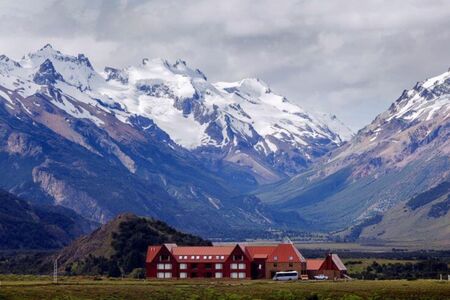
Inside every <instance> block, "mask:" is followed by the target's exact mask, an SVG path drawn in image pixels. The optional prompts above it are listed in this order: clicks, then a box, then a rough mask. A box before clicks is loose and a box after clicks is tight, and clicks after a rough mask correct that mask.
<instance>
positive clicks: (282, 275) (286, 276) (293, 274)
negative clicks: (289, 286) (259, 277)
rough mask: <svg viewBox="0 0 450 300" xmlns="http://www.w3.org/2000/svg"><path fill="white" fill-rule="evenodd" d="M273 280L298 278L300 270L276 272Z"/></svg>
mask: <svg viewBox="0 0 450 300" xmlns="http://www.w3.org/2000/svg"><path fill="white" fill-rule="evenodd" d="M272 279H273V280H280V281H281V280H283V281H288V280H298V272H297V271H286V272H276V273H275V276H273V278H272Z"/></svg>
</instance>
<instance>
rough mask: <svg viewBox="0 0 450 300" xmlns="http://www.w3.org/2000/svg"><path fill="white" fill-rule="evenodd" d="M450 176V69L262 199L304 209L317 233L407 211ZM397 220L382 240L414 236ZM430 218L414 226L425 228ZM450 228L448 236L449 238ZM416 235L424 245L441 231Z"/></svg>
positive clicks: (439, 217) (421, 84) (263, 192)
mask: <svg viewBox="0 0 450 300" xmlns="http://www.w3.org/2000/svg"><path fill="white" fill-rule="evenodd" d="M449 179H450V72H446V73H443V74H441V75H439V76H437V77H434V78H431V79H428V80H425V81H422V82H419V83H417V84H416V86H414V88H412V89H410V90H406V91H404V92H403V93H402V95H401V96H400V97H399V98H398V99H397V100H396V101H395V102H394V103H393V104H392V105H391V106H390V107H389V109H388V110H387V111H385V112H383V113H382V114H380V115H379V116H378V117H377V118H376V119H375V120H374V121H373V122H372V123H371V124H370V125H368V126H366V127H365V128H363V129H362V130H360V131H359V132H358V133H357V135H356V136H355V137H354V138H353V139H352V140H351V141H350V142H349V143H347V144H346V145H344V146H342V147H341V148H339V149H337V150H335V151H333V152H332V153H330V154H329V155H327V157H326V158H324V159H323V160H322V161H321V162H319V163H318V164H317V165H315V166H314V167H313V168H312V169H311V170H308V171H306V172H304V173H302V174H299V175H297V176H294V177H293V178H291V179H289V180H286V181H284V182H282V183H280V184H275V185H274V186H270V187H268V188H265V189H262V190H260V191H259V193H258V194H257V195H258V196H259V197H260V198H261V199H263V200H264V202H265V203H266V204H268V205H271V206H272V207H273V208H277V209H280V210H283V211H295V212H298V213H299V214H300V216H301V217H303V218H304V219H305V220H306V221H308V222H309V223H310V226H311V227H313V228H316V229H321V230H340V229H342V228H346V227H348V226H351V225H355V224H363V223H366V224H370V223H373V222H367V220H369V219H371V218H373V217H375V216H378V215H384V214H389V213H390V211H391V209H394V207H395V206H396V205H399V207H402V206H404V205H405V203H406V201H408V200H410V199H411V198H412V197H414V196H415V195H417V194H419V193H422V192H424V191H427V190H429V189H430V188H432V187H434V186H437V185H439V184H440V183H441V182H444V181H448V180H449ZM440 209H441V208H440V207H435V210H440ZM442 209H444V208H442ZM394 210H396V209H394ZM435 216H436V217H433V218H431V219H428V220H427V221H426V222H428V223H436V226H437V224H438V223H441V222H443V220H445V218H446V215H445V214H444V213H443V212H442V213H441V212H436V213H435ZM387 218H389V217H388V216H387ZM391 221H392V222H390V225H389V226H387V227H385V228H384V230H385V231H386V232H385V233H383V234H381V235H380V237H383V236H385V237H386V238H388V237H389V232H390V230H393V232H394V231H396V233H395V236H398V237H400V236H402V235H403V234H405V236H406V235H408V232H409V231H410V230H411V228H409V227H408V226H402V225H401V224H402V222H403V221H404V220H403V219H402V218H391ZM422 221H423V222H425V219H420V221H419V220H417V222H416V223H414V222H411V223H409V224H410V225H411V226H412V225H413V224H414V226H425V223H423V222H422ZM444 223H445V222H444ZM444 225H445V224H444ZM446 225H447V228H446V230H444V231H443V232H442V234H444V235H445V236H446V238H448V235H449V234H450V232H449V230H448V226H450V225H449V223H448V222H447V224H446ZM430 226H431V224H428V225H426V226H425V227H427V228H430V229H431V228H432V226H431V227H430ZM436 228H438V227H436ZM378 233H380V232H378ZM378 233H377V234H378ZM416 233H417V235H415V236H413V235H410V237H414V238H416V239H418V240H422V239H424V238H425V237H427V236H428V235H432V234H434V230H431V231H422V232H421V233H420V234H419V232H416ZM366 234H368V232H366Z"/></svg>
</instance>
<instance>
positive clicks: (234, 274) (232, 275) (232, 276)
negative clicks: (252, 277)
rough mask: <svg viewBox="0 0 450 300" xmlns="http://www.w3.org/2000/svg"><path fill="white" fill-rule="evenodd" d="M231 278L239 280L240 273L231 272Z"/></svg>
mask: <svg viewBox="0 0 450 300" xmlns="http://www.w3.org/2000/svg"><path fill="white" fill-rule="evenodd" d="M230 277H231V278H238V273H237V272H231V274H230Z"/></svg>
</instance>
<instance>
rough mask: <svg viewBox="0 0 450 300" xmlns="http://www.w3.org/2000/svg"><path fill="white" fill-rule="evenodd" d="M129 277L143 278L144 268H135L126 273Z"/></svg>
mask: <svg viewBox="0 0 450 300" xmlns="http://www.w3.org/2000/svg"><path fill="white" fill-rule="evenodd" d="M128 276H129V277H131V278H135V279H144V278H145V269H144V268H135V269H133V271H131V272H130V274H129V275H128Z"/></svg>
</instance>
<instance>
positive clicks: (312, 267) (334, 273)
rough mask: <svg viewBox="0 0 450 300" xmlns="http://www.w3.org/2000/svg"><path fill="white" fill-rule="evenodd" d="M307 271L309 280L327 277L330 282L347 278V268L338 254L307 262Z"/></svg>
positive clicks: (330, 254)
mask: <svg viewBox="0 0 450 300" xmlns="http://www.w3.org/2000/svg"><path fill="white" fill-rule="evenodd" d="M306 270H307V273H308V277H309V279H314V276H319V275H325V276H327V277H328V279H330V280H336V279H341V278H345V277H347V268H346V267H345V265H344V263H343V262H342V260H341V259H340V258H339V256H338V255H337V254H333V253H329V254H327V256H326V257H325V259H308V260H306Z"/></svg>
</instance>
